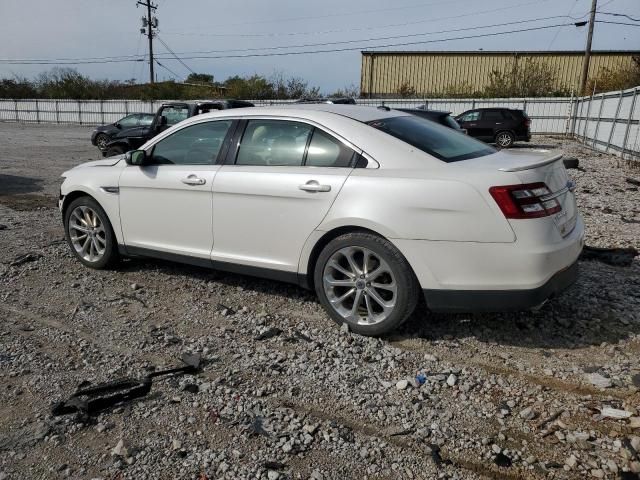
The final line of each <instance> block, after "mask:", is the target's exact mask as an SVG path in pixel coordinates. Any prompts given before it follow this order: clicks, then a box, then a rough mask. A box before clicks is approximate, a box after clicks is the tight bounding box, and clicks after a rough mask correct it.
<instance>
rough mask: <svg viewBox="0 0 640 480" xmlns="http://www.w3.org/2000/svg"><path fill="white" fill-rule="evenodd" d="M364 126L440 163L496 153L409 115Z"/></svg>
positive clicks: (485, 146) (435, 124)
mask: <svg viewBox="0 0 640 480" xmlns="http://www.w3.org/2000/svg"><path fill="white" fill-rule="evenodd" d="M367 125H369V126H371V127H373V128H375V129H377V130H381V131H383V132H385V133H388V134H389V135H391V136H393V137H395V138H397V139H399V140H402V141H403V142H406V143H408V144H409V145H412V146H414V147H416V148H418V149H420V150H422V151H423V152H426V153H428V154H429V155H432V156H434V157H436V158H438V159H440V160H442V161H444V162H456V161H460V160H468V159H470V158H477V157H483V156H485V155H491V154H492V153H495V152H496V150H495V149H494V148H492V147H489V146H488V145H486V144H485V143H482V142H480V141H478V140H476V139H474V138H471V137H469V136H467V135H460V134H459V133H458V132H456V131H455V130H453V129H451V128H448V127H444V126H442V125H439V124H437V123H435V122H430V121H429V120H425V119H423V118H419V117H416V116H413V115H407V116H401V117H389V118H382V119H380V120H373V121H371V122H367Z"/></svg>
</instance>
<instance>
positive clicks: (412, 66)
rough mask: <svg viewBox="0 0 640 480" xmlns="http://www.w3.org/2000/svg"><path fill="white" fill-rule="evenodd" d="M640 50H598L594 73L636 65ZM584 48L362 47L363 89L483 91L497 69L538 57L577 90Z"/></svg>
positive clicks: (383, 93) (383, 92)
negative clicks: (462, 88) (416, 49)
mask: <svg viewBox="0 0 640 480" xmlns="http://www.w3.org/2000/svg"><path fill="white" fill-rule="evenodd" d="M638 55H640V51H594V52H592V54H591V63H590V66H589V76H590V77H593V76H594V75H597V73H598V71H599V70H600V68H602V67H607V68H609V69H612V70H616V69H618V68H620V67H623V66H627V65H630V64H631V63H632V62H633V59H632V58H633V57H634V56H638ZM583 58H584V52H580V51H552V52H488V51H487V52H485V51H472V52H462V51H461V52H454V51H449V52H444V51H442V52H424V51H423V52H411V51H401V52H391V51H384V52H374V51H363V52H362V71H361V74H360V91H361V94H362V96H363V97H368V96H372V97H393V96H398V93H399V90H400V89H401V87H402V86H403V85H405V86H407V87H409V88H411V89H414V90H415V92H416V94H417V95H418V96H429V95H442V94H445V93H446V92H447V91H451V90H452V89H455V88H456V87H460V86H469V87H470V90H471V91H481V90H483V89H484V88H485V87H486V86H487V84H488V83H489V74H490V73H491V72H492V71H494V70H499V71H510V70H511V69H512V68H513V67H514V65H517V64H518V62H524V61H526V60H527V59H532V60H533V61H535V62H543V63H546V64H548V65H551V66H552V67H553V69H554V70H555V72H556V84H557V85H556V86H557V88H558V90H566V91H572V90H574V91H576V90H577V86H578V83H579V82H580V75H581V73H582V61H583Z"/></svg>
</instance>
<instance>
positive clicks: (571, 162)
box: [562, 157, 582, 170]
mask: <svg viewBox="0 0 640 480" xmlns="http://www.w3.org/2000/svg"><path fill="white" fill-rule="evenodd" d="M562 163H564V168H567V169H569V168H572V169H574V170H582V169H581V168H580V160H578V159H577V158H575V157H567V158H564V159H562Z"/></svg>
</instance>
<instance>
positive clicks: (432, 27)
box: [0, 0, 640, 93]
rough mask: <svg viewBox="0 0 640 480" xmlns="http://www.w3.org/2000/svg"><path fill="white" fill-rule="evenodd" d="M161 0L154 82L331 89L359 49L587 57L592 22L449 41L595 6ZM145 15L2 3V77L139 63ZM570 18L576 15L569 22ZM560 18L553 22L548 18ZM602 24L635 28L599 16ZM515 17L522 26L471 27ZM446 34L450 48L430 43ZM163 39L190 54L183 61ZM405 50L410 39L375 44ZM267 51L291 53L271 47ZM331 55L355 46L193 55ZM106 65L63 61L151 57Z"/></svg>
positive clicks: (626, 3) (633, 8)
mask: <svg viewBox="0 0 640 480" xmlns="http://www.w3.org/2000/svg"><path fill="white" fill-rule="evenodd" d="M156 4H157V5H158V9H157V11H156V14H155V15H156V16H157V18H158V20H159V29H158V36H159V39H156V40H155V41H154V52H155V53H157V54H160V55H161V59H160V60H159V61H160V63H162V65H164V66H165V67H166V69H165V68H162V67H160V66H156V72H157V75H158V79H159V80H164V79H170V78H175V79H176V80H178V81H180V80H184V79H185V78H186V76H187V75H188V74H189V73H190V71H195V72H198V73H208V74H212V75H214V77H215V79H216V80H224V79H225V78H227V77H228V76H232V75H241V76H244V75H251V74H254V73H257V74H260V75H265V76H267V77H269V76H272V75H274V74H278V73H282V74H283V75H285V76H287V77H290V76H296V77H302V78H304V79H305V80H307V81H309V83H310V85H313V86H319V87H320V88H321V90H322V91H323V92H325V93H330V92H333V91H334V90H336V89H338V88H342V87H346V86H350V85H356V86H357V85H358V84H359V81H360V61H361V55H360V50H363V49H364V50H367V49H369V50H384V49H388V50H437V51H441V50H447V51H449V50H479V49H483V50H509V51H513V50H520V51H522V50H582V49H584V46H585V40H586V34H587V27H582V28H576V27H575V26H573V25H570V26H564V27H554V28H547V29H539V30H530V31H526V32H519V33H512V34H508V35H496V36H487V37H481V38H467V39H457V40H455V39H453V38H455V37H461V36H477V35H483V34H487V33H495V32H502V31H510V30H519V29H532V28H536V27H542V26H547V25H557V24H562V23H573V22H575V21H578V20H580V19H584V20H586V19H587V18H588V17H587V16H585V15H586V14H587V13H588V11H589V9H590V5H591V0H482V1H480V0H394V1H393V2H389V1H385V0H349V1H347V0H323V1H322V2H317V1H314V2H310V1H300V0H298V1H293V0H156ZM598 10H599V11H601V12H608V13H623V14H628V15H630V16H632V17H634V18H636V19H637V18H640V0H599V2H598ZM145 13H146V8H142V7H136V0H55V1H52V0H0V77H13V76H16V75H17V76H21V77H28V78H32V77H34V76H36V75H37V74H39V73H40V72H43V71H46V70H48V69H50V68H53V67H55V66H56V65H60V63H61V62H60V61H58V60H57V59H61V58H66V59H72V60H68V61H69V62H77V61H79V60H78V59H87V58H89V57H92V58H95V57H103V58H104V57H112V58H113V57H123V56H129V57H128V59H130V58H136V56H138V58H140V57H144V56H145V55H148V49H147V39H146V37H145V36H143V35H141V33H140V28H141V17H142V16H143V15H144V14H145ZM567 15H568V16H570V17H575V18H569V17H564V16H567ZM554 16H558V18H548V17H554ZM561 16H562V17H561ZM541 18H545V19H544V20H540V19H541ZM536 19H537V20H536ZM598 20H605V21H613V22H626V23H634V22H633V21H631V20H629V19H627V18H625V17H620V16H612V15H604V14H600V15H599V16H598ZM512 22H522V23H519V24H511V25H502V26H493V27H490V28H474V29H471V28H473V27H487V26H490V25H496V24H507V23H512ZM636 24H637V25H640V22H636ZM451 30H458V31H456V32H451ZM438 32H440V33H438ZM443 39H444V40H446V41H441V42H440V41H437V42H434V40H443ZM160 40H162V41H163V42H164V43H165V44H166V45H167V46H168V47H169V48H170V49H171V50H173V52H175V53H176V54H177V55H178V57H180V58H182V59H183V62H184V65H183V64H182V63H180V62H179V61H178V60H176V59H175V58H173V56H171V55H170V54H169V53H168V51H167V49H166V47H165V46H164V45H163V44H162V43H161V42H160ZM339 42H350V43H339ZM417 42H429V43H417ZM398 43H413V44H412V45H406V46H399V45H395V46H392V47H386V48H376V47H380V46H382V45H390V44H398ZM268 47H287V48H279V49H272V50H266V49H267V48H268ZM329 49H352V50H348V51H342V52H324V53H315V54H311V53H305V54H302V55H280V56H261V57H244V58H189V57H193V56H208V57H212V56H217V57H219V56H229V55H247V54H251V55H253V54H265V53H284V52H308V51H317V50H329ZM593 49H594V50H640V28H639V27H638V26H635V27H634V26H626V25H616V24H606V23H596V25H595V32H594V40H593ZM190 52H210V53H190ZM147 58H148V57H147ZM7 59H10V60H16V59H21V60H33V59H39V60H46V61H50V64H39V65H20V64H15V63H13V64H7V62H6V60H7ZM99 62H101V63H91V64H79V65H72V64H67V65H60V66H64V67H72V68H76V69H77V70H78V71H79V72H80V73H82V74H85V75H88V76H90V77H92V78H100V79H103V78H108V79H115V80H127V79H135V80H136V81H138V82H145V81H148V79H149V66H148V60H147V61H144V62H140V61H138V62H109V63H105V62H104V60H99ZM169 70H170V71H171V72H172V73H171V72H169Z"/></svg>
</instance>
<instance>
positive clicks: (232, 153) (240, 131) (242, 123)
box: [222, 115, 380, 169]
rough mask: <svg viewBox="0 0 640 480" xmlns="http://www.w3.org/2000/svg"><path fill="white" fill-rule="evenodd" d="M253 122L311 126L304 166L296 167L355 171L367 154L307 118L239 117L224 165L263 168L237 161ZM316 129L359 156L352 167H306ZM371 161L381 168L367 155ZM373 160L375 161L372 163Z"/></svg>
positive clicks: (303, 160)
mask: <svg viewBox="0 0 640 480" xmlns="http://www.w3.org/2000/svg"><path fill="white" fill-rule="evenodd" d="M252 120H256V121H260V120H281V121H286V122H296V123H304V124H306V125H309V126H310V127H311V132H310V135H309V137H308V138H307V144H306V146H305V150H304V156H303V159H302V164H301V165H296V167H306V168H351V169H353V168H354V166H355V163H356V159H357V157H358V156H359V155H361V156H364V154H365V153H366V152H365V151H364V150H362V149H361V148H360V147H357V146H356V145H354V144H353V143H351V142H350V141H348V140H346V139H345V138H343V137H342V136H341V135H339V134H337V133H335V132H334V131H333V130H331V129H329V128H327V127H325V126H324V125H320V124H319V123H317V122H314V121H313V120H309V119H306V118H298V117H288V116H287V117H279V116H275V115H259V116H258V115H256V116H253V115H252V116H243V117H239V118H238V128H237V129H236V132H235V134H234V137H233V139H232V141H231V144H232V145H233V146H232V148H229V151H228V152H227V155H226V157H225V159H224V161H223V162H222V164H223V165H233V166H237V167H256V166H261V165H238V164H237V163H236V161H237V159H238V151H239V149H240V141H241V140H242V136H243V135H244V132H245V130H246V128H247V125H248V124H249V121H252ZM315 129H319V130H321V131H323V132H324V133H325V134H327V135H329V136H330V137H331V138H333V139H335V140H336V141H338V142H340V143H342V144H343V145H345V146H346V147H348V148H349V149H351V150H352V151H353V152H354V153H355V154H357V155H353V159H352V161H351V163H350V165H349V166H348V167H317V166H315V165H306V162H307V153H308V149H309V143H310V142H311V139H312V138H313V132H314V131H315ZM366 158H367V159H368V160H369V164H370V165H372V164H373V165H375V167H373V168H378V167H379V166H380V164H379V163H378V162H376V161H375V160H373V159H372V158H371V156H369V155H367V157H366ZM371 160H373V161H371ZM267 166H269V167H274V168H278V167H280V168H281V167H285V168H291V167H292V166H291V165H267ZM366 168H371V167H369V166H367V167H366Z"/></svg>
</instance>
